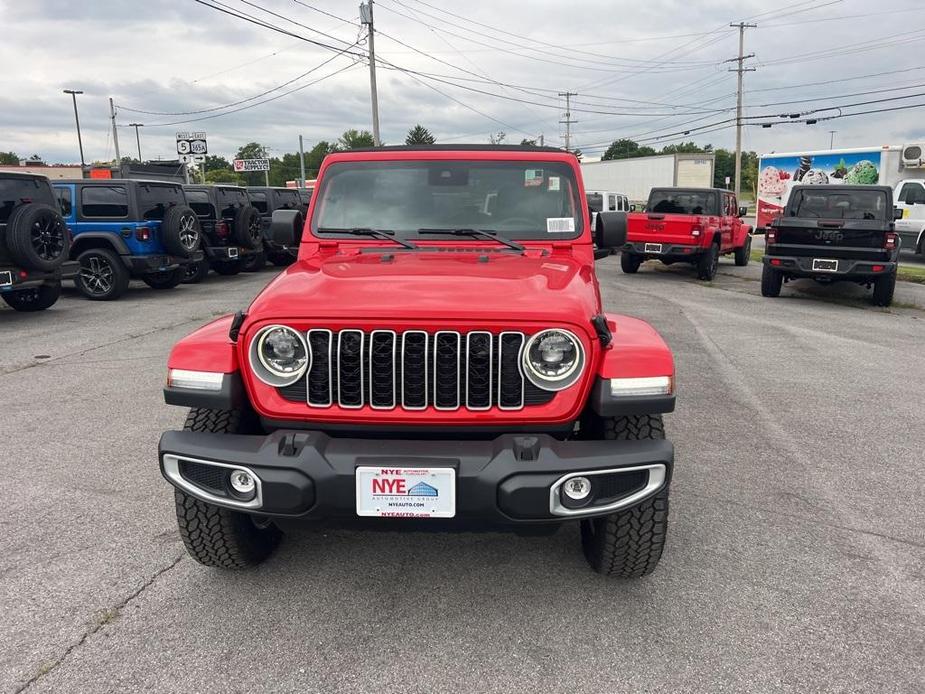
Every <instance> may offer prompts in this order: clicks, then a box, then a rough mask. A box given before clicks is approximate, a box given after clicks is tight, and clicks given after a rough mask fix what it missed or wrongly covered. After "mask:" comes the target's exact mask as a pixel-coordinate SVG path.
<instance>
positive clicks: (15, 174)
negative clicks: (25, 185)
mask: <svg viewBox="0 0 925 694" xmlns="http://www.w3.org/2000/svg"><path fill="white" fill-rule="evenodd" d="M4 176H10V177H12V178H44V179H46V180H51V179H49V178H48V176H46V175H45V174H40V173H35V172H34V171H9V170H4V169H0V178H3V177H4Z"/></svg>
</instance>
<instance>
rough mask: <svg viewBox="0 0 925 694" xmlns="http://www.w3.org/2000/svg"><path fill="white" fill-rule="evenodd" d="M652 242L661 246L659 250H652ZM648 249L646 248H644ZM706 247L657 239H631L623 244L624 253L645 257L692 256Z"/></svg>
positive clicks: (698, 253)
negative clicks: (664, 241) (662, 241)
mask: <svg viewBox="0 0 925 694" xmlns="http://www.w3.org/2000/svg"><path fill="white" fill-rule="evenodd" d="M653 244H657V245H659V246H661V251H654V250H652V246H653ZM647 247H648V248H649V250H646V248H647ZM705 250H706V249H705V248H703V246H692V245H688V244H681V243H660V242H658V241H631V242H628V243H627V244H626V245H625V246H623V252H624V253H632V254H633V255H644V256H646V257H647V258H668V257H671V258H693V257H694V256H697V255H700V254H701V253H703V252H704V251H705Z"/></svg>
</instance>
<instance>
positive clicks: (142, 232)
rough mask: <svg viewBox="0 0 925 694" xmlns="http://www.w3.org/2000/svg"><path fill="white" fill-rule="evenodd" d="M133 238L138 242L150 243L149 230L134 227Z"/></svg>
mask: <svg viewBox="0 0 925 694" xmlns="http://www.w3.org/2000/svg"><path fill="white" fill-rule="evenodd" d="M135 238H136V239H137V240H138V241H150V240H151V230H150V229H149V228H148V227H135Z"/></svg>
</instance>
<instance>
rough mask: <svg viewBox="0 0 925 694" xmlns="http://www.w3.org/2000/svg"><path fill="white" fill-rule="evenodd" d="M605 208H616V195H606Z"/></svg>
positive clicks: (611, 209)
mask: <svg viewBox="0 0 925 694" xmlns="http://www.w3.org/2000/svg"><path fill="white" fill-rule="evenodd" d="M607 209H608V210H610V211H613V210H615V209H617V196H616V195H608V196H607Z"/></svg>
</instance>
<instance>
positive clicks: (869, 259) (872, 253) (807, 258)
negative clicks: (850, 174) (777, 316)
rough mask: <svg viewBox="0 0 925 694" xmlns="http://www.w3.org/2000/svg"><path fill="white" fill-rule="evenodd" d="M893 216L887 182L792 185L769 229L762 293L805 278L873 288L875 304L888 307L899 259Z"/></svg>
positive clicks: (772, 293)
mask: <svg viewBox="0 0 925 694" xmlns="http://www.w3.org/2000/svg"><path fill="white" fill-rule="evenodd" d="M895 219H896V210H894V208H893V191H892V190H891V189H890V188H888V187H886V186H871V185H864V186H849V185H832V186H826V185H813V186H794V188H793V190H792V191H791V193H790V198H789V199H788V201H787V206H786V207H785V208H784V213H783V214H782V215H781V216H780V217H778V218H777V219H775V220H774V221H773V222H771V225H770V227H768V229H767V232H766V233H767V237H766V243H767V249H766V250H765V255H764V268H763V270H762V274H761V293H762V295H764V296H772V297H773V296H779V295H780V290H781V284H782V283H783V282H784V281H789V280H792V279H798V278H803V277H806V278H810V279H813V280H816V281H817V282H821V283H829V282H856V283H858V284H861V285H866V286H867V287H873V290H874V293H873V303H874V305H876V306H889V305H890V303H891V302H892V301H893V291H894V289H895V288H896V267H897V265H898V261H899V245H900V244H899V237H898V236H897V235H896V233H895V231H894V230H893V223H894V220H895Z"/></svg>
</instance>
